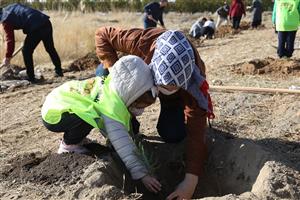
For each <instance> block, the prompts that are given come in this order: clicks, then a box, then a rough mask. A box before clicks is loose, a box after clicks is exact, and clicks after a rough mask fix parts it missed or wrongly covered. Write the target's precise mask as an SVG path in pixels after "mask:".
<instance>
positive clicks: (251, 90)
mask: <svg viewBox="0 0 300 200" xmlns="http://www.w3.org/2000/svg"><path fill="white" fill-rule="evenodd" d="M209 91H212V92H247V93H263V94H281V93H286V94H298V95H300V90H290V89H280V88H257V87H239V86H213V85H212V86H210V87H209Z"/></svg>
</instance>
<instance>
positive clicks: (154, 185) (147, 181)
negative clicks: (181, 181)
mask: <svg viewBox="0 0 300 200" xmlns="http://www.w3.org/2000/svg"><path fill="white" fill-rule="evenodd" d="M142 182H143V184H144V185H145V187H146V188H147V189H148V190H149V191H150V192H154V193H157V192H159V191H160V190H161V184H160V183H159V182H158V180H156V178H154V177H152V176H150V175H146V176H144V177H143V178H142Z"/></svg>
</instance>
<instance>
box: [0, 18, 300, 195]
mask: <svg viewBox="0 0 300 200" xmlns="http://www.w3.org/2000/svg"><path fill="white" fill-rule="evenodd" d="M50 14H51V19H52V21H53V26H54V31H55V36H56V37H55V43H56V46H57V49H58V51H59V53H60V55H61V58H62V60H63V61H64V62H63V63H64V66H63V67H64V68H65V69H66V68H67V66H68V64H69V63H70V61H71V60H74V59H75V58H78V57H81V56H84V55H85V54H86V53H87V52H90V51H92V50H93V45H92V44H93V40H94V38H93V33H94V31H95V29H96V28H97V27H99V26H102V25H114V26H122V27H133V26H136V27H141V25H142V22H141V16H140V15H138V14H133V13H121V14H120V13H114V14H112V13H109V14H101V13H95V14H87V15H85V16H83V15H81V14H79V13H73V14H68V13H50ZM200 16H202V15H200V14H194V15H189V14H178V13H170V14H168V15H167V16H166V20H165V21H166V26H167V27H168V28H170V29H187V28H189V26H190V25H192V24H193V22H194V20H195V19H197V18H198V17H200ZM264 24H265V26H266V28H265V29H261V30H245V31H243V32H241V33H240V34H236V35H229V36H226V37H224V38H217V39H214V40H208V41H205V42H204V43H202V44H198V46H197V48H198V51H199V53H200V55H201V57H202V59H203V60H204V62H205V63H206V65H207V74H208V80H209V82H210V84H222V85H235V86H255V87H273V88H275V87H278V88H288V87H290V86H292V85H295V86H300V77H299V73H298V75H293V74H283V73H281V72H280V73H279V74H278V73H277V74H275V75H274V74H269V73H265V74H255V75H251V74H241V73H238V72H237V70H236V67H239V66H241V65H240V63H244V62H249V61H251V60H253V59H266V58H267V57H273V58H276V50H275V49H274V48H273V47H272V45H276V41H277V39H276V35H275V34H274V31H273V29H272V28H271V23H270V14H266V15H265V16H264ZM297 37H298V41H300V35H299V32H298V36H297ZM18 38H20V39H18V40H21V36H18ZM2 49H3V48H1V50H2ZM1 50H0V51H1ZM1 53H2V55H3V52H0V54H1ZM47 56H48V55H46V54H45V52H44V50H43V48H41V47H39V49H38V50H37V53H36V55H35V60H36V63H37V64H36V65H37V66H36V69H40V71H41V72H42V74H44V76H45V78H46V81H45V82H44V83H42V84H38V85H29V86H26V87H25V88H21V89H20V88H16V89H15V91H14V90H13V91H5V92H3V93H2V94H0V99H1V102H0V105H1V116H0V118H1V122H0V162H1V163H2V165H1V167H0V169H1V170H0V171H1V172H2V174H1V176H0V180H1V183H0V199H58V198H59V199H88V198H91V199H105V198H108V199H117V198H125V197H124V195H123V194H122V193H120V191H119V190H118V189H117V188H116V187H121V188H122V184H120V183H121V182H122V180H123V179H122V175H120V174H118V172H116V173H113V174H112V175H111V176H110V177H103V176H104V175H103V174H105V173H104V172H103V166H102V164H101V163H100V164H99V162H94V160H93V159H91V158H85V157H79V158H78V157H76V156H71V157H67V158H66V159H65V160H66V161H67V163H62V162H60V160H59V159H60V158H57V156H55V154H54V153H55V151H56V149H57V146H58V140H59V138H61V134H54V133H51V132H49V131H47V130H46V129H45V128H44V127H43V125H42V123H41V118H40V109H41V106H42V104H43V101H44V98H45V96H46V95H47V94H48V93H49V92H50V91H51V90H52V89H53V88H55V87H57V86H58V85H60V84H62V83H63V82H65V81H67V80H73V79H82V78H86V77H90V76H92V75H93V73H94V71H93V70H86V71H80V72H76V71H70V72H67V73H66V74H65V77H64V78H59V79H54V78H53V77H52V65H51V64H50V63H48V57H47ZM294 59H296V60H295V62H299V59H300V50H298V51H295V54H294ZM16 64H19V65H22V62H21V58H20V57H17V58H16ZM297 70H298V72H299V68H296V69H295V71H297ZM211 95H212V99H213V102H214V106H215V114H216V119H215V120H214V121H213V122H212V129H210V130H209V133H210V134H209V137H208V141H209V144H210V155H211V158H210V160H209V161H208V164H207V170H206V171H207V174H208V175H207V176H206V177H204V181H202V183H201V184H200V185H199V187H200V188H199V189H198V190H199V192H198V193H197V195H196V197H199V198H200V197H208V196H223V195H226V194H231V193H232V194H236V195H239V194H242V193H244V192H248V193H244V194H243V195H242V196H240V198H241V199H243V198H249V199H255V198H257V199H264V198H266V196H259V195H258V194H261V195H263V194H266V195H268V194H269V193H270V195H269V196H268V198H271V197H273V199H274V198H275V199H299V198H300V197H299V196H300V192H299V188H300V185H299V184H300V183H299V180H300V175H299V170H300V144H299V141H300V102H299V100H300V97H299V95H298V96H296V95H280V94H276V95H262V94H246V93H221V92H214V93H212V94H211ZM158 113H159V103H156V104H155V105H153V106H151V107H150V108H148V109H147V111H146V113H144V114H143V116H142V117H141V118H140V121H141V124H142V127H141V132H142V133H144V134H146V135H152V136H153V135H156V129H155V126H156V121H157V117H158ZM90 137H91V138H92V139H94V140H97V141H103V138H100V137H99V134H98V133H97V131H93V133H92V134H91V136H90ZM153 144H154V146H157V148H160V143H157V141H156V140H155V142H154V143H153ZM162 147H164V146H163V145H162ZM166 148H167V149H166V150H162V151H163V152H166V154H167V153H168V152H170V151H172V150H173V149H174V146H171V147H170V146H166ZM162 149H163V148H162ZM225 150H226V151H225ZM166 154H164V155H166ZM171 157H172V156H171ZM175 159H177V158H175ZM104 160H105V159H104ZM72 161H74V163H75V164H71V163H72ZM267 161H268V162H267ZM93 162H94V163H93ZM105 162H107V163H111V160H109V159H108V160H106V161H105ZM105 162H104V163H105ZM89 163H93V164H92V166H91V165H90V164H89ZM175 165H176V166H177V165H179V164H178V163H177V164H176V163H175ZM254 165H255V166H254ZM105 166H106V167H107V166H110V167H111V165H109V164H105ZM47 167H49V170H47V169H46V168H47ZM83 168H84V172H85V173H84V174H82V170H83ZM175 168H176V170H179V169H180V165H179V166H178V167H175ZM51 169H52V170H53V171H51ZM63 169H66V173H68V174H69V176H71V177H72V178H68V177H66V176H62V177H64V179H60V177H57V174H56V170H58V171H57V172H59V173H60V172H61V171H59V170H63ZM67 169H68V170H67ZM95 169H99V171H101V170H102V172H101V173H100V172H95ZM112 169H115V168H114V167H112ZM229 169H230V170H229ZM72 170H74V171H73V172H72ZM41 171H42V172H41ZM43 171H45V172H44V173H43ZM96 171H97V170H96ZM77 173H78V174H77ZM166 176H167V175H166ZM51 177H52V178H51ZM99 177H100V178H99ZM101 177H102V179H101ZM112 177H114V178H112ZM233 177H234V178H233ZM266 177H267V181H266ZM100 179H101V180H114V181H113V183H109V181H107V182H105V183H102V182H101V183H99V181H98V180H100ZM206 181H207V182H206ZM268 181H269V182H268ZM274 181H275V182H274ZM205 183H209V184H205ZM104 184H108V185H104ZM264 184H265V185H268V184H269V185H272V184H273V185H272V186H274V187H273V188H272V189H270V190H268V186H265V185H264ZM103 185H104V186H103ZM109 185H114V186H116V187H114V186H109ZM207 185H209V186H211V187H209V186H207ZM238 185H240V186H239V187H238ZM100 186H103V187H100ZM252 186H253V187H252ZM167 188H168V187H167ZM264 189H265V190H264ZM128 190H129V189H128ZM274 191H275V192H274ZM273 193H274V194H273ZM275 194H276V195H277V196H276V195H275ZM272 195H275V196H272ZM137 197H138V196H137V194H136V195H132V196H131V198H133V199H134V198H137ZM149 197H151V196H149ZM126 198H128V197H126ZM160 198H162V197H161V196H155V197H152V199H160ZM224 198H225V197H224ZM235 198H236V196H235V195H229V196H226V199H235ZM150 199H151V198H150ZM208 199H209V198H208ZM271 199H272V198H271Z"/></svg>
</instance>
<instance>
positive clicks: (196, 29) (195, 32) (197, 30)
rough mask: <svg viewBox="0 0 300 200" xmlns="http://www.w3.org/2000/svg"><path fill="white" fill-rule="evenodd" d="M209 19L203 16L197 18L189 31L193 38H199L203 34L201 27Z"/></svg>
mask: <svg viewBox="0 0 300 200" xmlns="http://www.w3.org/2000/svg"><path fill="white" fill-rule="evenodd" d="M206 21H207V19H206V18H205V17H203V18H202V19H201V20H200V19H199V20H197V21H196V22H195V23H194V24H193V25H192V27H191V29H190V31H189V35H190V36H191V37H193V38H196V39H198V38H199V37H200V36H201V29H202V27H203V25H204V23H205V22H206Z"/></svg>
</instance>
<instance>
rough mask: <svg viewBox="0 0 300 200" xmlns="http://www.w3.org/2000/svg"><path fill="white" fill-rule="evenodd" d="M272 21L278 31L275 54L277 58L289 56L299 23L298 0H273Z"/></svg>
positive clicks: (291, 52) (291, 53) (299, 6)
mask: <svg viewBox="0 0 300 200" xmlns="http://www.w3.org/2000/svg"><path fill="white" fill-rule="evenodd" d="M272 23H273V25H274V26H275V27H276V31H277V32H278V48H277V54H278V56H279V58H282V57H287V58H290V57H292V55H293V52H294V43H295V38H296V33H297V30H298V26H299V25H300V0H284V1H280V0H275V1H274V8H273V15H272Z"/></svg>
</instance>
